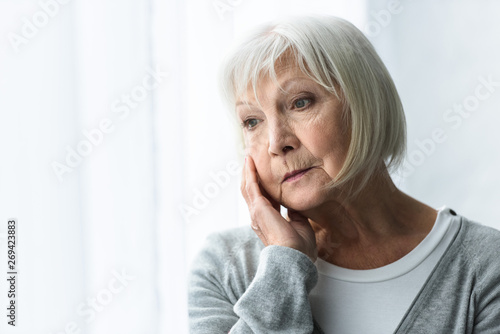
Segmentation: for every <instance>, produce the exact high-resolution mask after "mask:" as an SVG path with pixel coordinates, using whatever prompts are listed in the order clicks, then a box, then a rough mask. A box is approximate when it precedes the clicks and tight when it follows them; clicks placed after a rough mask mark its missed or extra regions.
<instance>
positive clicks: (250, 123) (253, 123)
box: [241, 118, 260, 130]
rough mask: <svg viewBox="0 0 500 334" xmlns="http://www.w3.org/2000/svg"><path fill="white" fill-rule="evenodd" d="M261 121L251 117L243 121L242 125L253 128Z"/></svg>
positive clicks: (248, 128) (249, 128)
mask: <svg viewBox="0 0 500 334" xmlns="http://www.w3.org/2000/svg"><path fill="white" fill-rule="evenodd" d="M259 123H260V121H259V120H258V119H256V118H249V119H246V120H244V121H243V123H241V125H242V126H243V127H244V128H245V129H247V130H252V129H253V128H254V127H256V126H257V124H259Z"/></svg>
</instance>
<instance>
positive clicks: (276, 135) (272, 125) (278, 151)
mask: <svg viewBox="0 0 500 334" xmlns="http://www.w3.org/2000/svg"><path fill="white" fill-rule="evenodd" d="M268 124H269V125H268V126H269V128H268V131H269V149H268V152H269V155H271V156H284V155H285V154H287V153H289V152H290V151H293V150H296V149H297V148H298V147H299V140H298V138H297V136H296V135H295V132H294V131H293V129H292V128H291V127H290V125H289V124H288V122H286V121H285V120H282V119H276V120H273V121H272V122H269V123H268Z"/></svg>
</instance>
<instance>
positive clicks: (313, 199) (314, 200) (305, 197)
mask: <svg viewBox="0 0 500 334" xmlns="http://www.w3.org/2000/svg"><path fill="white" fill-rule="evenodd" d="M325 195H326V194H325V193H324V192H319V191H315V192H310V191H309V192H302V191H297V192H294V193H293V194H290V195H285V196H284V197H283V198H282V201H283V202H282V205H283V206H284V207H286V208H288V209H293V210H295V211H308V210H311V209H314V208H317V207H319V206H320V205H321V204H323V203H325V201H326V196H325Z"/></svg>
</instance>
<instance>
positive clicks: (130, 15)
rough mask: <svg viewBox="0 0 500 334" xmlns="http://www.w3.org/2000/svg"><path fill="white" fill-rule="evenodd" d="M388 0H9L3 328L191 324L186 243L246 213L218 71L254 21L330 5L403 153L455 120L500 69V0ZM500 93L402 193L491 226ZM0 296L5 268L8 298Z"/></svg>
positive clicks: (3, 132) (0, 76)
mask: <svg viewBox="0 0 500 334" xmlns="http://www.w3.org/2000/svg"><path fill="white" fill-rule="evenodd" d="M390 3H392V2H391V1H388V2H385V1H380V2H377V1H370V2H368V1H366V2H365V1H364V0H363V1H362V0H357V1H347V0H342V1H335V2H332V1H326V0H321V1H320V0H314V1H307V2H305V1H301V0H294V1H284V0H279V1H263V0H254V1H245V0H238V1H236V0H209V1H206V0H203V1H202V0H188V1H180V0H177V1H164V0H144V1H141V0H123V1H110V0H109V1H102V0H101V1H97V0H85V1H82V0H40V1H33V0H17V1H1V2H0V36H2V38H1V39H0V154H1V163H0V258H1V259H2V260H1V262H2V264H1V265H0V267H1V268H5V264H6V255H7V253H6V249H7V248H6V240H5V239H6V226H7V219H8V218H12V217H14V218H17V219H18V222H19V228H18V234H19V242H18V249H17V251H18V268H19V276H18V286H17V289H18V298H17V306H18V309H17V327H16V328H12V326H9V325H7V322H6V317H5V315H4V314H3V313H2V314H1V319H3V320H2V322H1V323H0V329H1V330H0V331H1V333H26V334H28V333H29V334H32V333H47V334H48V333H51V334H55V333H89V334H98V333H124V334H127V333H187V314H186V303H187V301H186V278H187V273H188V272H189V265H190V262H191V260H192V258H193V256H195V254H196V253H197V252H198V251H199V249H200V247H201V245H202V243H203V240H204V239H205V237H206V236H207V235H208V234H209V233H211V232H214V231H218V230H221V229H225V228H230V227H234V226H238V225H244V224H247V223H248V217H247V209H246V207H245V205H244V201H243V200H242V198H241V196H240V194H239V180H240V177H239V170H240V168H241V161H240V158H239V155H238V149H239V145H238V143H237V140H236V136H235V128H234V124H233V123H232V120H231V117H230V116H229V114H228V111H227V110H225V109H224V108H225V106H224V104H223V103H222V101H221V100H220V96H219V93H218V91H217V82H216V80H217V77H216V73H217V67H218V65H219V62H220V60H221V58H222V55H223V54H224V53H225V52H226V50H227V49H228V47H229V46H230V43H231V42H232V41H233V39H234V37H235V36H238V35H239V34H241V33H242V32H244V31H245V30H247V29H248V28H250V27H252V26H253V25H255V24H257V23H259V22H263V21H267V20H270V19H274V18H277V17H279V16H282V15H290V14H303V13H323V14H331V15H337V16H341V17H344V18H346V19H348V20H350V21H352V22H353V23H355V24H356V25H357V26H358V27H360V28H361V29H362V30H364V31H365V32H366V33H367V34H369V35H370V38H371V39H372V41H373V42H374V43H375V45H376V46H377V48H378V50H379V52H380V53H381V55H382V57H383V58H384V60H385V61H386V63H387V65H388V67H389V69H390V71H391V73H392V74H393V76H394V78H395V80H396V84H397V85H398V87H399V89H400V92H401V95H402V98H403V102H404V104H405V107H406V110H407V118H408V123H409V143H410V145H409V146H410V147H409V152H412V150H415V149H418V148H419V147H420V146H418V145H417V144H416V143H415V140H416V139H418V140H420V141H423V140H424V139H425V138H427V137H428V136H429V135H432V131H433V130H434V128H436V127H439V126H441V127H445V126H449V125H450V126H451V124H448V123H446V122H444V121H443V120H442V114H443V112H445V111H446V110H447V108H449V107H453V103H455V102H457V103H458V102H460V101H464V100H465V99H466V98H467V97H468V96H469V95H470V94H474V92H475V89H476V87H477V86H478V85H479V84H480V81H479V80H480V79H478V78H479V77H483V78H488V76H489V75H492V76H493V78H494V79H498V80H499V81H500V73H499V71H498V65H497V61H496V59H498V52H499V50H500V49H499V48H498V46H496V45H494V42H493V41H492V40H491V39H490V36H496V35H495V32H497V31H498V29H499V27H500V26H499V25H498V23H495V22H496V21H495V20H494V13H495V12H498V9H499V8H497V7H498V5H496V3H494V2H493V1H489V2H485V3H487V6H486V7H482V6H480V5H479V4H476V3H475V2H473V1H472V0H471V1H463V2H461V3H460V5H458V7H457V6H455V5H453V6H451V1H444V2H443V4H440V5H437V4H434V3H433V2H431V1H423V2H418V3H417V2H401V4H402V8H403V10H401V11H399V9H398V8H399V7H393V6H394V4H390ZM382 10H385V11H389V12H391V10H393V11H394V13H393V15H391V20H390V22H387V21H384V15H385V14H384V13H385V12H381V11H382ZM479 10H481V13H483V14H481V16H479V15H478V16H474V15H472V14H470V13H475V12H478V11H479ZM396 12H397V13H396ZM381 13H382V14H381ZM465 14H469V15H465ZM385 19H386V20H387V16H386V18H385ZM377 24H378V25H377ZM472 27H474V28H472ZM481 33H484V34H481ZM499 88H500V87H499ZM499 94H500V89H498V91H495V92H492V93H491V98H489V99H487V100H484V101H482V100H481V105H480V106H479V107H478V108H477V111H475V112H474V114H471V116H470V117H469V118H467V119H464V120H463V124H461V125H460V127H459V128H457V129H454V128H450V129H448V128H447V131H448V130H449V132H447V134H448V136H449V138H448V140H447V141H446V142H444V143H443V144H442V145H439V146H436V149H435V151H433V154H429V156H428V157H427V156H426V158H425V161H424V162H423V163H422V164H420V165H419V166H418V168H415V171H414V172H413V173H412V174H411V175H408V176H406V177H401V178H400V180H399V181H398V182H399V183H400V185H401V186H402V187H403V188H404V189H405V190H407V191H408V192H409V193H410V195H415V196H416V197H418V198H419V199H421V200H422V201H424V202H428V203H430V204H431V205H434V206H435V207H438V206H441V205H442V204H448V205H450V206H452V207H453V208H456V210H457V212H460V213H464V214H467V215H468V216H471V217H473V218H477V219H478V220H483V221H485V223H490V225H494V224H498V223H496V222H494V221H493V219H492V218H493V207H494V205H493V204H494V203H496V202H498V199H499V195H498V190H497V189H498V185H499V178H498V174H497V173H495V172H494V171H496V170H497V169H498V166H499V165H500V160H499V158H498V157H499V155H498V149H497V148H496V147H495V146H494V145H493V144H491V143H492V142H493V141H495V140H496V142H498V138H496V137H497V136H498V131H496V132H495V131H494V129H493V127H494V124H496V123H495V121H496V120H497V119H498V113H495V112H494V111H495V110H496V109H495V108H496V106H497V105H498V99H499V97H498V96H499ZM471 101H472V100H471ZM470 103H472V102H470ZM443 122H444V123H443ZM426 136H427V137H426ZM415 154H418V153H415ZM469 157H473V159H469ZM414 158H418V157H417V155H415V156H414ZM481 204H482V205H481ZM497 227H498V225H497ZM5 275H6V270H5V271H4V273H1V274H0V276H1V277H4V276H5ZM6 292H7V284H6V280H5V279H3V278H2V279H1V280H0V295H1V296H2V297H1V298H0V304H1V305H7V304H6V303H7V298H6ZM2 309H5V307H3V306H2ZM2 312H4V311H2ZM4 313H5V312H4Z"/></svg>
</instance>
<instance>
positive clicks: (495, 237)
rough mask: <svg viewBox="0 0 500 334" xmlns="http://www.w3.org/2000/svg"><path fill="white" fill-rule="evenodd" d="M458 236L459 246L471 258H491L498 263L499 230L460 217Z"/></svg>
mask: <svg viewBox="0 0 500 334" xmlns="http://www.w3.org/2000/svg"><path fill="white" fill-rule="evenodd" d="M458 238H459V239H460V247H461V248H462V249H464V250H466V253H467V254H468V256H470V257H471V258H473V259H485V260H493V261H495V262H497V263H500V258H499V257H498V253H499V250H500V231H499V230H497V229H495V228H493V227H489V226H486V225H483V224H481V223H478V222H476V221H473V220H470V219H467V218H465V217H461V227H460V231H459V235H458Z"/></svg>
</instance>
